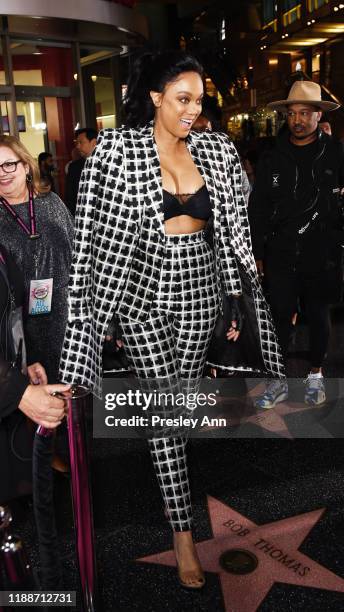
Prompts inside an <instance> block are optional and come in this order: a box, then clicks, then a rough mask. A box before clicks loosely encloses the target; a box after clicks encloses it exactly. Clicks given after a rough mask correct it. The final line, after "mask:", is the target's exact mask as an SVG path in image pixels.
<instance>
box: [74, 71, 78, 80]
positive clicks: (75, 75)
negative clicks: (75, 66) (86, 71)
mask: <svg viewBox="0 0 344 612" xmlns="http://www.w3.org/2000/svg"><path fill="white" fill-rule="evenodd" d="M73 78H74V81H77V80H78V73H77V72H76V73H75V74H73Z"/></svg>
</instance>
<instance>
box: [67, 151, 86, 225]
mask: <svg viewBox="0 0 344 612" xmlns="http://www.w3.org/2000/svg"><path fill="white" fill-rule="evenodd" d="M85 161H86V160H85V159H84V158H81V159H76V160H75V161H73V162H71V163H70V164H69V166H68V172H67V176H66V185H65V197H64V202H65V204H66V206H67V208H68V209H69V211H70V212H71V213H72V215H73V217H74V216H75V209H76V203H77V199H78V191H79V182H80V177H81V173H82V171H83V168H84V165H85Z"/></svg>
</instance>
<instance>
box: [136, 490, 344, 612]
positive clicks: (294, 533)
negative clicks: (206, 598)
mask: <svg viewBox="0 0 344 612" xmlns="http://www.w3.org/2000/svg"><path fill="white" fill-rule="evenodd" d="M208 510H209V516H210V522H211V527H212V532H213V535H214V537H213V538H211V539H209V540H205V541H204V542H199V543H197V544H196V548H197V552H198V555H199V558H200V561H201V564H202V567H203V569H204V570H205V572H214V573H217V574H218V575H219V578H220V582H221V587H222V593H223V599H224V609H225V611H226V612H243V610H245V612H255V611H256V610H257V608H258V606H259V605H260V604H261V603H262V601H263V600H264V599H265V597H266V596H267V594H268V592H269V591H270V589H271V587H272V586H273V584H274V583H275V582H282V583H283V582H284V583H286V584H293V585H297V586H302V587H313V588H317V589H326V590H329V591H338V592H341V593H344V579H343V578H340V577H339V576H337V575H336V574H334V573H333V572H331V571H330V570H327V569H326V568H325V567H323V566H322V565H320V564H319V563H317V562H316V561H313V560H312V559H311V558H310V557H308V556H307V555H305V554H303V553H301V552H300V551H299V550H298V549H299V547H300V545H301V544H302V542H303V541H304V540H305V539H306V537H307V535H308V534H309V532H310V531H311V529H312V528H313V527H314V525H315V524H316V523H317V522H318V521H319V520H320V518H321V516H322V515H323V513H324V512H325V509H324V508H322V509H319V510H314V511H312V512H306V513H305V514H298V515H296V516H292V517H290V518H286V519H282V520H280V521H274V522H272V523H266V524H265V525H256V524H255V523H253V522H252V521H250V520H249V519H247V518H246V517H245V516H243V515H242V514H240V513H239V512H236V511H235V510H233V509H232V508H231V507H230V506H227V505H226V504H224V503H222V502H220V501H219V500H217V499H215V498H213V497H208ZM231 549H240V550H241V551H247V552H248V553H249V556H250V557H251V558H252V554H253V556H255V557H256V558H257V561H258V564H257V567H256V568H255V567H254V566H253V568H252V571H251V572H250V573H247V574H244V575H242V574H241V575H237V574H233V573H228V571H226V570H225V569H223V567H222V565H223V563H222V565H221V564H220V558H221V556H222V555H223V553H224V552H225V551H228V550H231ZM137 561H144V562H146V563H157V564H160V565H167V566H176V560H175V556H174V552H173V550H168V551H165V552H161V553H157V554H154V555H149V556H147V557H142V558H140V559H137Z"/></svg>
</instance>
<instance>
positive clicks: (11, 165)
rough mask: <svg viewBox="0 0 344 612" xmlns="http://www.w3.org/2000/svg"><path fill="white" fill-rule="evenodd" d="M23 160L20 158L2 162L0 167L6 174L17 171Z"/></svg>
mask: <svg viewBox="0 0 344 612" xmlns="http://www.w3.org/2000/svg"><path fill="white" fill-rule="evenodd" d="M21 161H22V160H21V159H18V160H17V161H7V162H4V163H3V164H0V168H1V170H2V171H3V172H5V173H6V174H11V173H12V172H15V171H16V170H17V166H18V164H20V163H21Z"/></svg>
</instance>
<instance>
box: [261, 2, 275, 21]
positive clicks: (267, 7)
mask: <svg viewBox="0 0 344 612" xmlns="http://www.w3.org/2000/svg"><path fill="white" fill-rule="evenodd" d="M275 3H276V2H275V0H263V23H270V21H273V19H274V18H275Z"/></svg>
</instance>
